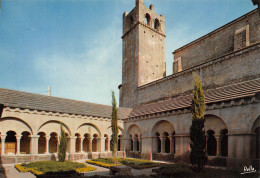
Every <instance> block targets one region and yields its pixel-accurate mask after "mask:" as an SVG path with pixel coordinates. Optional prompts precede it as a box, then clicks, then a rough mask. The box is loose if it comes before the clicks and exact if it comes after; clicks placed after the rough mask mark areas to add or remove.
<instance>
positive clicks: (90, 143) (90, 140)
mask: <svg viewBox="0 0 260 178" xmlns="http://www.w3.org/2000/svg"><path fill="white" fill-rule="evenodd" d="M92 140H93V137H89V152H91V153H92Z"/></svg>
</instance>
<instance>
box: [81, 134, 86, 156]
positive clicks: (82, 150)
mask: <svg viewBox="0 0 260 178" xmlns="http://www.w3.org/2000/svg"><path fill="white" fill-rule="evenodd" d="M84 138H85V137H80V152H81V153H83V152H84V149H83V142H84Z"/></svg>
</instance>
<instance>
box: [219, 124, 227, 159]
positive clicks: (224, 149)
mask: <svg viewBox="0 0 260 178" xmlns="http://www.w3.org/2000/svg"><path fill="white" fill-rule="evenodd" d="M227 133H228V130H227V129H223V130H221V132H220V138H221V155H222V156H228V136H227Z"/></svg>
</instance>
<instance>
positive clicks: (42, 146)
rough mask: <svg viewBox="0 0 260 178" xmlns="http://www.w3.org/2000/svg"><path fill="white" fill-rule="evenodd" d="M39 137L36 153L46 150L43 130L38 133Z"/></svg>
mask: <svg viewBox="0 0 260 178" xmlns="http://www.w3.org/2000/svg"><path fill="white" fill-rule="evenodd" d="M38 135H39V139H38V153H39V154H44V153H45V152H46V151H47V150H46V144H47V143H46V134H45V133H44V132H40V133H38Z"/></svg>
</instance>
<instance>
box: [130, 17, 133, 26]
mask: <svg viewBox="0 0 260 178" xmlns="http://www.w3.org/2000/svg"><path fill="white" fill-rule="evenodd" d="M130 24H131V25H133V24H134V17H133V16H130Z"/></svg>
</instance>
